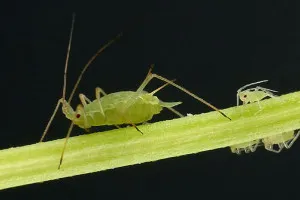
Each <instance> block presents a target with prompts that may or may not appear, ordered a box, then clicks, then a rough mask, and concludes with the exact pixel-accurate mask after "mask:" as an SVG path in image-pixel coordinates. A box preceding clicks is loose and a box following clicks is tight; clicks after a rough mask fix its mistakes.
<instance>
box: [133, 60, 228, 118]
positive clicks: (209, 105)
mask: <svg viewBox="0 0 300 200" xmlns="http://www.w3.org/2000/svg"><path fill="white" fill-rule="evenodd" d="M153 67H154V65H151V67H150V70H149V72H148V74H147V76H146V78H145V80H144V81H143V82H142V84H141V85H140V87H139V88H138V89H137V92H141V91H143V90H144V88H145V87H146V86H147V85H148V83H149V82H150V81H151V79H153V78H157V79H159V80H161V81H163V82H166V83H169V84H170V85H172V86H174V87H176V88H177V89H179V90H181V91H183V92H185V93H186V94H188V95H190V96H192V97H193V98H195V99H196V100H198V101H200V102H201V103H204V104H205V105H207V106H208V107H210V108H212V109H214V110H215V111H218V112H219V113H220V114H221V115H223V116H224V117H226V118H227V119H229V120H231V119H230V118H229V117H228V116H227V115H225V114H224V113H223V112H222V111H220V110H219V109H218V108H216V107H215V106H213V105H212V104H210V103H208V102H207V101H205V100H204V99H202V98H200V97H198V96H197V95H195V94H193V93H192V92H190V91H188V90H187V89H185V88H183V87H181V86H179V85H177V84H176V83H173V82H172V81H170V80H169V79H167V78H164V77H162V76H159V75H157V74H152V72H151V71H152V69H153Z"/></svg>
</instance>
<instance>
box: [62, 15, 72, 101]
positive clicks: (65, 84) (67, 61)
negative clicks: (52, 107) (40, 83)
mask: <svg viewBox="0 0 300 200" xmlns="http://www.w3.org/2000/svg"><path fill="white" fill-rule="evenodd" d="M74 24H75V13H73V15H72V26H71V32H70V38H69V45H68V50H67V57H66V63H65V71H64V86H63V101H65V100H66V88H67V70H68V63H69V57H70V51H71V43H72V37H73V31H74Z"/></svg>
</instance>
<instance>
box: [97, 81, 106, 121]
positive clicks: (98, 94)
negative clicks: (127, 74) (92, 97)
mask: <svg viewBox="0 0 300 200" xmlns="http://www.w3.org/2000/svg"><path fill="white" fill-rule="evenodd" d="M95 92H96V99H97V102H98V104H99V109H100V111H101V113H102V115H103V116H105V114H104V111H103V107H102V105H101V101H100V94H101V93H102V94H103V95H104V96H105V95H107V94H106V93H105V92H104V90H102V89H101V88H99V87H96V89H95Z"/></svg>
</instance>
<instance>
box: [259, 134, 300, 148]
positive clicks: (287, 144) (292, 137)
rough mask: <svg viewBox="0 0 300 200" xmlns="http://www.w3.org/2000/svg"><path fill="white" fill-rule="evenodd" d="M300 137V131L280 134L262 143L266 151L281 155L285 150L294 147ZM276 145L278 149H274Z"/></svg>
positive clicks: (263, 140) (265, 139)
mask: <svg viewBox="0 0 300 200" xmlns="http://www.w3.org/2000/svg"><path fill="white" fill-rule="evenodd" d="M299 135H300V130H298V131H297V133H296V134H295V131H288V132H284V133H280V134H277V135H273V136H269V137H266V138H264V139H262V142H263V143H264V145H265V149H266V150H268V151H272V152H274V153H280V152H281V151H282V150H283V149H284V148H286V149H289V148H291V147H292V145H293V144H294V142H295V141H296V140H297V138H298V137H299ZM274 145H277V146H278V148H276V149H275V148H274Z"/></svg>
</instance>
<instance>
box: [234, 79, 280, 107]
mask: <svg viewBox="0 0 300 200" xmlns="http://www.w3.org/2000/svg"><path fill="white" fill-rule="evenodd" d="M267 81H268V80H262V81H257V82H254V83H250V84H247V85H244V86H243V87H241V88H240V89H238V90H237V94H236V96H237V97H236V98H237V99H236V104H237V106H239V102H240V101H239V100H241V101H242V102H243V104H248V103H254V102H257V103H258V106H259V108H261V105H260V103H259V101H261V100H263V99H264V98H266V97H272V98H273V97H276V95H274V94H273V92H277V91H276V90H271V89H268V88H263V87H260V86H256V87H254V88H248V89H245V88H247V87H249V86H252V85H256V84H259V83H263V82H267Z"/></svg>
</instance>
